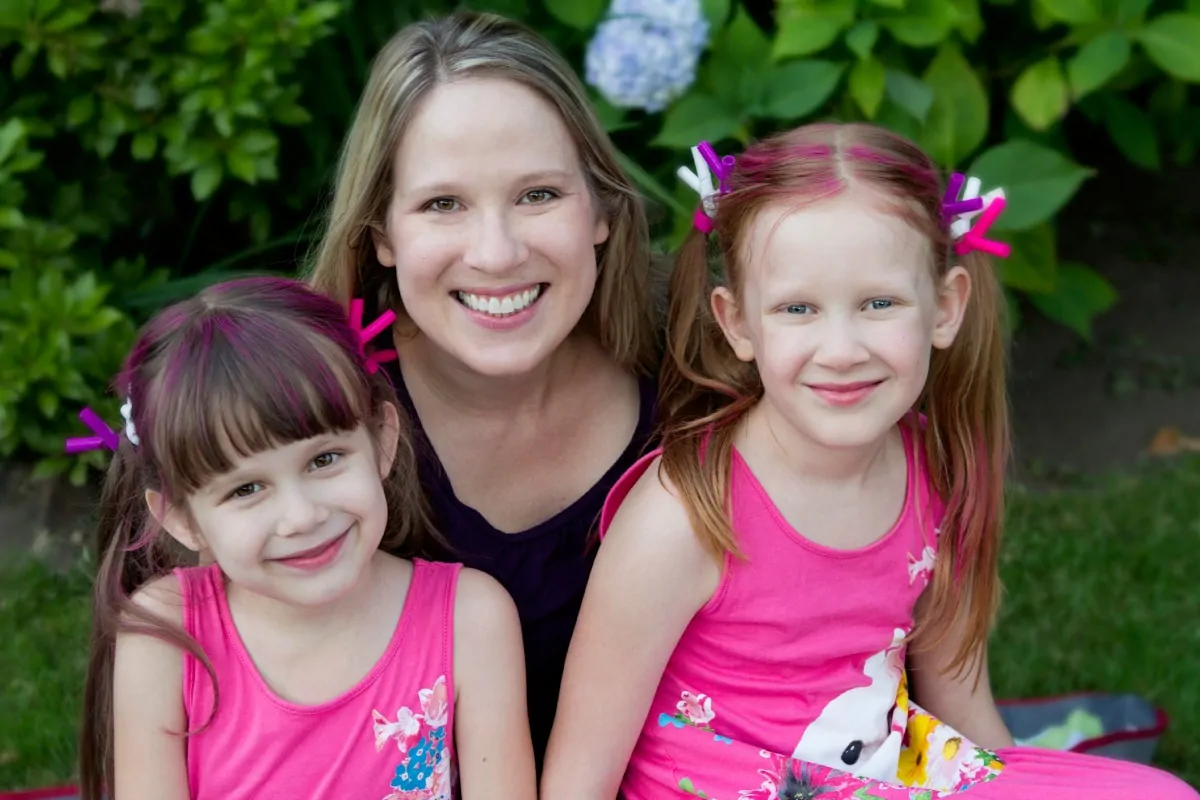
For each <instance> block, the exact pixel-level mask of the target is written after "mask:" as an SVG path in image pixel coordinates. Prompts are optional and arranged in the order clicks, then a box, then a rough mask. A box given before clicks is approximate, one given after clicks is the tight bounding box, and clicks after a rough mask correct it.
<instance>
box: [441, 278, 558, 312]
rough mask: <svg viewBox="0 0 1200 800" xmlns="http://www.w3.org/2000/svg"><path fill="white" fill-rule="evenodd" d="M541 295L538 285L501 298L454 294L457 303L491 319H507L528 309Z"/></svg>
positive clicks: (462, 293)
mask: <svg viewBox="0 0 1200 800" xmlns="http://www.w3.org/2000/svg"><path fill="white" fill-rule="evenodd" d="M541 293H542V287H541V284H539V285H537V286H535V287H533V288H532V289H526V290H525V291H523V292H517V293H516V294H509V295H504V296H503V297H496V296H484V295H477V294H471V293H469V292H456V293H455V295H456V296H457V297H458V302H460V303H462V304H463V305H464V306H466V307H467V308H469V309H471V310H472V311H478V312H480V313H481V314H488V315H490V316H493V317H507V316H508V315H509V314H515V313H517V312H518V311H523V310H525V309H526V308H528V307H529V306H530V305H532V304H533V301H535V300H537V299H538V297H539V296H540V295H541Z"/></svg>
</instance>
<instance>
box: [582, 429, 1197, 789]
mask: <svg viewBox="0 0 1200 800" xmlns="http://www.w3.org/2000/svg"><path fill="white" fill-rule="evenodd" d="M901 429H902V432H903V435H904V444H905V450H906V452H907V454H908V488H907V492H906V499H905V504H904V508H903V510H902V512H901V514H900V516H899V518H898V519H897V521H896V523H895V525H894V526H893V527H892V529H891V530H890V531H888V532H887V533H886V534H885V535H884V536H883V537H881V538H880V539H878V540H877V541H875V542H874V543H872V544H870V545H867V546H866V547H862V548H859V549H856V550H837V549H833V548H829V547H825V546H822V545H819V544H816V543H815V542H812V541H810V540H808V539H806V538H805V537H804V536H803V535H802V534H800V533H799V532H797V531H796V530H794V529H793V528H792V527H791V526H790V525H789V524H788V523H787V521H786V520H784V518H783V516H782V515H781V514H780V513H779V511H778V509H777V508H776V506H775V504H774V503H773V502H772V501H771V499H770V498H769V497H768V496H767V494H766V492H765V490H764V489H763V487H762V485H761V484H760V483H759V482H758V480H757V479H756V478H755V477H754V475H753V473H751V471H750V469H749V467H748V466H747V464H746V462H745V461H744V460H743V459H742V457H741V456H740V455H739V454H738V453H737V451H736V449H735V450H734V451H733V456H732V457H733V464H732V469H731V475H730V510H731V514H732V522H733V528H734V531H735V533H736V536H737V540H738V545H739V548H740V549H741V550H742V553H743V555H744V559H735V558H733V557H727V558H726V563H725V569H724V572H723V576H722V579H721V583H720V585H719V587H718V589H717V591H716V592H715V593H714V595H713V597H712V599H711V600H710V601H709V602H708V603H707V604H706V605H705V606H704V607H703V608H702V609H701V610H700V611H699V612H698V613H697V614H696V616H695V617H693V619H692V621H691V623H690V624H689V625H688V627H687V629H686V630H685V631H684V633H683V636H682V637H681V638H680V641H679V644H678V645H677V646H676V648H675V651H674V653H673V654H672V655H671V658H670V659H669V661H668V663H667V666H666V669H665V670H664V672H663V675H662V678H661V680H660V682H659V686H658V690H657V691H656V692H655V695H654V700H653V702H652V704H651V708H650V714H649V717H648V718H647V720H646V723H645V725H644V726H643V728H642V732H641V735H640V736H639V738H638V741H637V745H636V746H635V748H634V752H633V755H632V758H631V760H630V763H629V766H628V768H627V771H626V773H625V777H624V780H623V781H622V784H621V794H622V797H623V798H624V800H659V799H660V798H664V797H681V796H698V797H705V798H709V800H777V799H778V800H817V798H823V799H827V800H843V799H848V798H855V799H856V800H872V799H878V800H899V799H900V798H906V799H910V800H933V798H939V797H948V796H950V795H956V794H959V793H962V792H969V798H970V800H987V798H1011V799H1012V800H1017V799H1020V800H1025V798H1047V797H1050V798H1064V799H1065V798H1076V797H1086V798H1089V800H1118V798H1121V800H1125V799H1128V800H1134V798H1137V799H1138V800H1141V799H1142V798H1171V800H1175V799H1176V798H1197V797H1198V795H1197V794H1196V792H1195V791H1193V790H1191V789H1189V788H1188V787H1187V786H1186V785H1185V784H1184V783H1183V782H1181V781H1179V780H1177V779H1175V778H1172V777H1171V776H1169V775H1167V774H1165V773H1162V772H1158V771H1155V770H1151V769H1148V768H1145V767H1140V766H1136V765H1132V764H1126V763H1121V762H1114V761H1108V760H1103V759H1098V758H1092V757H1087V756H1081V755H1074V754H1067V753H1058V752H1052V751H1041V750H1034V749H1031V748H1012V749H1007V750H1003V751H999V752H991V751H988V750H985V749H983V748H980V747H977V746H976V745H974V744H973V743H972V742H970V741H969V740H967V739H966V738H965V737H964V736H962V735H961V734H959V733H958V732H957V731H955V730H954V729H952V728H951V727H950V726H948V725H946V724H944V723H941V722H940V721H938V720H936V719H934V718H933V717H932V716H931V715H929V714H928V713H926V712H925V711H924V710H923V709H921V708H920V706H918V705H916V704H915V703H913V702H911V701H910V700H909V697H908V692H907V679H906V675H905V671H904V656H905V643H904V638H905V637H906V636H907V635H908V634H909V633H910V632H911V630H912V626H913V610H914V607H915V604H916V602H917V598H918V597H919V596H920V595H921V592H922V591H924V589H925V587H926V586H927V585H928V583H929V580H930V577H931V574H932V571H933V568H934V565H935V562H936V558H937V546H938V525H939V524H940V520H941V516H942V513H943V506H942V503H941V502H940V501H939V499H938V498H937V497H936V496H935V495H933V493H932V492H931V487H930V483H929V478H928V474H927V470H926V465H925V462H924V459H923V458H921V457H919V455H918V452H917V451H918V448H917V446H916V445H915V443H914V441H913V437H912V436H910V434H909V432H908V429H907V427H906V426H901ZM659 454H660V451H656V452H654V453H651V454H649V455H647V456H646V457H644V458H643V459H641V460H640V461H639V462H638V463H637V464H635V465H634V466H633V467H632V468H631V469H630V470H629V472H627V473H626V474H625V475H624V476H623V477H622V478H621V480H620V481H619V482H618V483H617V485H616V486H615V487H614V488H613V491H612V493H611V494H610V495H609V498H608V501H607V503H606V504H605V508H604V513H603V516H602V518H601V532H602V533H603V531H605V530H607V528H608V525H609V523H610V522H611V520H612V518H613V515H614V514H615V512H616V510H617V508H618V507H619V506H620V504H621V502H622V501H623V500H624V498H625V497H626V495H627V494H628V493H629V490H630V489H631V488H632V487H633V485H634V483H636V481H637V480H638V479H639V478H640V477H641V475H642V474H643V473H644V472H645V471H646V469H647V467H649V466H650V464H651V463H652V462H653V460H654V459H655V457H657V456H658V455H659Z"/></svg>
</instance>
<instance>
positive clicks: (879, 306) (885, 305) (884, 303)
mask: <svg viewBox="0 0 1200 800" xmlns="http://www.w3.org/2000/svg"><path fill="white" fill-rule="evenodd" d="M867 306H868V307H869V308H870V309H871V310H872V311H883V310H885V309H889V308H891V307H892V301H891V300H888V299H886V298H878V299H876V300H872V301H871V302H869V303H867Z"/></svg>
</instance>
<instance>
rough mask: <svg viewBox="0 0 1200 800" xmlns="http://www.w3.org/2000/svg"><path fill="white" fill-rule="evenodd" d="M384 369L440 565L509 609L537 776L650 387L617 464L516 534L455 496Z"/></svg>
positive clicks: (648, 412) (645, 442)
mask: <svg viewBox="0 0 1200 800" xmlns="http://www.w3.org/2000/svg"><path fill="white" fill-rule="evenodd" d="M385 368H386V369H387V371H388V375H389V376H390V377H391V379H392V382H393V384H394V385H395V387H396V393H397V395H398V396H399V399H400V402H401V404H403V405H404V406H405V408H407V410H408V413H409V415H410V417H411V418H412V421H413V428H414V430H413V439H414V445H415V447H416V450H417V468H418V471H419V473H420V479H421V483H422V485H423V486H424V488H425V492H426V495H427V496H428V498H429V502H430V507H431V510H432V512H433V516H434V522H435V524H436V525H437V527H438V530H439V531H440V532H441V534H442V535H443V537H444V538H445V539H446V540H447V541H449V543H450V544H451V546H452V547H453V548H454V552H452V553H448V554H445V558H446V560H452V561H461V562H463V563H464V564H466V566H468V567H472V568H474V569H477V570H480V571H481V572H486V573H488V574H489V575H491V576H492V577H493V578H495V579H496V580H497V581H499V582H500V583H501V584H502V585H503V586H504V588H505V589H507V590H508V593H509V594H510V595H512V598H513V601H514V602H515V603H516V606H517V612H518V613H519V614H520V617H521V629H522V633H523V637H524V642H525V664H526V676H527V681H528V686H527V689H528V701H529V724H530V729H531V732H532V734H533V746H534V752H535V754H536V756H537V763H538V768H539V772H540V769H541V764H542V756H543V754H544V752H545V749H546V742H547V740H548V739H549V737H550V727H551V724H552V723H553V721H554V711H555V708H556V706H557V705H558V690H559V684H560V683H561V682H562V674H563V666H564V664H565V661H566V656H567V647H568V645H569V644H570V641H571V633H572V631H573V630H574V628H575V620H576V618H577V617H578V615H579V607H580V604H581V602H582V600H583V592H584V588H585V586H586V584H587V579H588V573H589V572H590V570H591V568H592V562H593V560H594V559H595V542H596V539H595V537H594V531H595V528H596V524H597V522H598V521H599V519H600V508H601V506H602V505H603V504H604V499H605V497H606V496H607V495H608V492H609V490H610V489H611V488H612V487H613V484H614V483H616V481H617V479H618V478H620V477H621V475H622V474H623V473H624V472H625V471H626V470H627V469H629V467H630V466H632V465H633V463H634V462H635V461H636V460H637V459H638V457H639V456H641V455H642V454H643V453H645V452H647V451H648V450H649V449H650V446H651V438H652V437H653V435H654V427H655V424H656V421H657V419H656V418H657V403H656V393H655V386H654V384H653V382H652V381H650V380H647V379H641V380H640V381H639V391H640V397H641V409H640V412H639V416H638V424H637V428H636V430H635V431H634V434H633V437H632V438H631V439H630V441H629V445H628V446H627V447H626V448H625V450H624V452H622V453H621V456H620V458H618V459H617V461H616V462H615V463H614V464H613V465H612V466H611V467H610V468H609V469H608V471H607V472H605V473H604V475H603V477H601V478H600V480H599V481H598V482H597V483H596V484H595V485H594V486H592V488H591V489H589V490H588V491H587V492H585V493H584V494H583V496H582V497H580V498H579V499H578V500H576V501H575V502H574V503H572V504H571V505H570V506H568V507H567V508H565V509H563V510H562V511H561V512H559V513H558V514H556V515H555V516H553V517H551V518H550V519H548V520H546V521H545V522H543V523H541V524H540V525H536V526H534V527H533V528H530V529H529V530H527V531H523V532H520V533H504V532H502V531H499V530H497V529H496V528H494V527H492V526H491V525H490V524H489V523H488V521H487V520H486V519H484V518H483V516H482V515H481V514H480V513H479V512H478V511H476V510H475V509H473V508H470V507H469V506H466V505H464V504H463V503H462V502H460V501H459V500H458V498H457V497H456V496H455V494H454V489H453V487H452V486H451V485H450V480H449V478H448V477H447V476H446V472H445V470H444V469H443V468H442V464H441V462H440V461H439V459H438V457H437V454H436V453H435V452H434V451H433V447H432V446H431V445H430V444H429V440H428V438H427V437H426V435H425V432H424V429H423V428H422V427H421V422H420V419H419V418H418V417H417V414H416V409H415V408H414V407H413V404H412V399H411V398H410V397H409V395H408V391H407V388H406V387H405V386H404V381H403V379H402V378H401V376H400V370H399V367H398V366H397V365H396V364H395V363H394V362H393V363H391V364H388V365H386V367H385Z"/></svg>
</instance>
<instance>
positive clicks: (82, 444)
mask: <svg viewBox="0 0 1200 800" xmlns="http://www.w3.org/2000/svg"><path fill="white" fill-rule="evenodd" d="M79 418H80V419H81V420H83V423H84V424H85V425H87V426H88V427H89V428H91V429H92V431H93V432H95V434H96V435H95V436H75V437H72V438H70V439H67V446H66V450H67V453H68V454H70V455H76V454H77V453H82V452H85V451H87V450H99V449H100V448H101V447H107V448H108V449H109V450H113V451H115V450H116V449H117V448H118V447H119V446H120V444H121V440H120V437H118V436H117V432H116V431H114V430H113V429H112V428H110V427H108V424H107V423H105V421H104V420H102V419H100V417H99V416H98V415H97V414H96V412H95V411H92V410H91V409H90V408H85V409H83V411H80V412H79Z"/></svg>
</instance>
